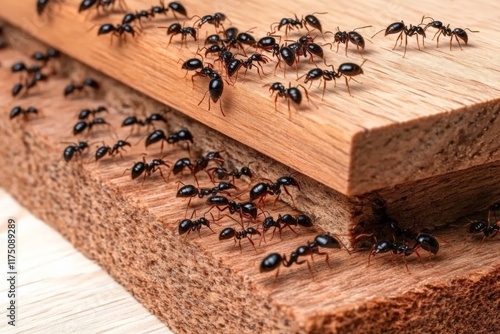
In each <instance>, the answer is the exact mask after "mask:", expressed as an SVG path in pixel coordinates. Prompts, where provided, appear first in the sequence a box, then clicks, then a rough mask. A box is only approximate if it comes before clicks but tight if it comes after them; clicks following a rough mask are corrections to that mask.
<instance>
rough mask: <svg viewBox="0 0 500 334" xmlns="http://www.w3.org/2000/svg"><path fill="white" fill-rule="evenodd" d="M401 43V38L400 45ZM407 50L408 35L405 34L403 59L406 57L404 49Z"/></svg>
mask: <svg viewBox="0 0 500 334" xmlns="http://www.w3.org/2000/svg"><path fill="white" fill-rule="evenodd" d="M402 42H403V38H401V43H402ZM407 48H408V35H406V34H405V52H404V53H403V58H404V57H405V56H406V49H407Z"/></svg>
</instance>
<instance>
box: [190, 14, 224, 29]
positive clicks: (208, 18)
mask: <svg viewBox="0 0 500 334" xmlns="http://www.w3.org/2000/svg"><path fill="white" fill-rule="evenodd" d="M193 17H198V20H196V21H195V22H194V25H196V23H198V28H201V26H202V25H204V24H205V23H208V24H212V25H213V26H214V27H215V28H216V29H218V28H219V26H222V30H224V31H225V30H226V29H224V26H223V25H222V22H223V21H225V20H226V15H224V14H223V13H215V14H214V15H205V16H202V17H199V16H198V15H195V16H193Z"/></svg>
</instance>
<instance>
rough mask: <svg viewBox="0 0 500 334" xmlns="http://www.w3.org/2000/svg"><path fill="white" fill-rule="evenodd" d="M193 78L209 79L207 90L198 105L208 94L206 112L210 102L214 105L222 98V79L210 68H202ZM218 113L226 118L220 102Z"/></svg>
mask: <svg viewBox="0 0 500 334" xmlns="http://www.w3.org/2000/svg"><path fill="white" fill-rule="evenodd" d="M194 76H201V77H209V78H210V82H209V83H208V90H207V91H206V92H205V94H204V95H203V98H202V99H201V101H200V102H199V103H198V105H200V104H201V103H202V102H203V100H204V99H205V96H206V95H207V93H210V98H209V99H208V110H210V100H212V101H213V102H214V103H217V101H219V99H220V97H221V96H222V93H223V91H224V81H223V80H222V77H221V76H220V74H219V73H217V72H216V71H215V70H214V69H213V68H211V67H210V66H205V67H203V68H202V69H201V70H200V71H197V72H196V73H195V74H194V75H193V77H194ZM193 77H191V80H193ZM220 111H221V113H222V116H226V115H225V114H224V110H223V109H222V100H221V102H220Z"/></svg>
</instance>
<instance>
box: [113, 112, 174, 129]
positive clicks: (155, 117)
mask: <svg viewBox="0 0 500 334" xmlns="http://www.w3.org/2000/svg"><path fill="white" fill-rule="evenodd" d="M153 122H163V123H165V124H167V119H166V118H165V117H163V115H162V114H158V113H154V114H151V115H149V116H147V117H146V118H145V119H144V120H141V119H138V118H137V116H129V117H127V118H125V119H124V120H123V122H122V127H125V126H134V125H138V126H147V127H148V129H149V126H150V125H152V126H153V128H154V124H153Z"/></svg>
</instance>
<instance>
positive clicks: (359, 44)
mask: <svg viewBox="0 0 500 334" xmlns="http://www.w3.org/2000/svg"><path fill="white" fill-rule="evenodd" d="M370 27H371V26H364V27H359V28H356V29H353V30H352V31H349V32H347V31H340V29H339V27H337V32H336V33H335V35H334V40H333V43H326V44H324V45H323V46H325V45H330V49H332V47H333V44H335V43H337V52H339V46H340V43H343V44H345V55H346V57H347V47H348V46H349V42H350V43H351V44H354V45H356V48H357V49H358V52H359V55H360V56H361V58H364V57H363V54H362V51H363V50H364V49H365V39H364V38H363V36H361V34H360V33H358V32H356V30H358V29H364V28H370ZM328 33H330V34H333V32H331V31H325V34H328Z"/></svg>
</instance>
